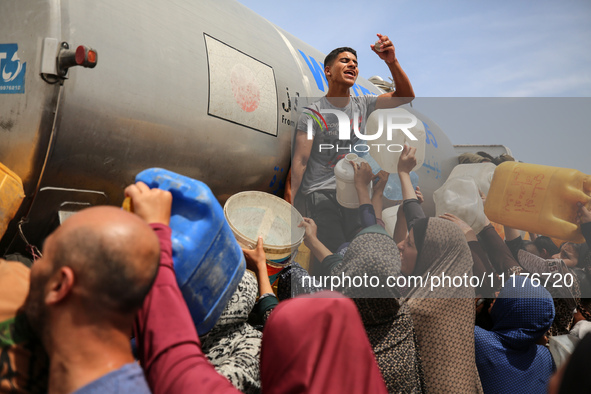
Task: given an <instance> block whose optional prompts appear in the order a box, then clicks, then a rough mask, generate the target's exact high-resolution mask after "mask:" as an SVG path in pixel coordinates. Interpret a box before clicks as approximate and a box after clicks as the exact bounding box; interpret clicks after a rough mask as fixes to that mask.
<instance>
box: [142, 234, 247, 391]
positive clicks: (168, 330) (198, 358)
mask: <svg viewBox="0 0 591 394" xmlns="http://www.w3.org/2000/svg"><path fill="white" fill-rule="evenodd" d="M151 226H152V228H153V229H154V231H155V232H156V234H157V235H158V239H159V240H160V267H159V270H158V275H157V277H156V281H155V282H154V285H153V287H152V289H151V290H150V293H149V294H148V296H147V297H146V299H145V301H144V306H143V307H142V309H141V310H140V312H139V313H138V316H137V318H136V321H135V324H134V333H135V337H136V341H137V345H138V355H139V359H140V364H141V365H142V367H143V368H144V371H145V373H146V379H147V380H148V384H149V385H150V389H151V390H152V392H153V393H154V394H160V393H174V394H184V393H238V392H239V391H238V390H236V389H235V388H234V386H232V384H231V383H230V382H229V381H228V380H227V379H226V378H225V377H223V376H221V375H220V374H218V373H217V372H216V370H215V369H214V367H213V366H212V365H211V364H210V363H209V361H208V360H207V358H206V357H205V355H204V354H203V351H202V350H201V343H200V341H199V337H198V336H197V330H196V329H195V325H194V324H193V320H192V319H191V315H190V313H189V309H188V308H187V305H186V303H185V301H184V299H183V296H182V294H181V291H180V289H179V287H178V285H177V281H176V277H175V273H174V268H173V262H172V245H171V241H170V235H171V230H170V228H169V227H168V226H165V225H161V224H152V225H151Z"/></svg>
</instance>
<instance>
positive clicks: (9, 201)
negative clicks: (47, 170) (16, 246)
mask: <svg viewBox="0 0 591 394" xmlns="http://www.w3.org/2000/svg"><path fill="white" fill-rule="evenodd" d="M24 198H25V191H24V189H23V181H22V180H21V178H20V177H19V176H18V175H16V174H15V173H14V172H12V171H11V170H10V169H8V167H6V166H5V165H4V164H2V163H0V239H1V238H2V236H3V235H4V233H5V232H6V228H7V227H8V223H10V221H11V220H12V219H13V218H14V215H16V212H17V211H18V209H19V208H20V206H21V203H22V202H23V199H24Z"/></svg>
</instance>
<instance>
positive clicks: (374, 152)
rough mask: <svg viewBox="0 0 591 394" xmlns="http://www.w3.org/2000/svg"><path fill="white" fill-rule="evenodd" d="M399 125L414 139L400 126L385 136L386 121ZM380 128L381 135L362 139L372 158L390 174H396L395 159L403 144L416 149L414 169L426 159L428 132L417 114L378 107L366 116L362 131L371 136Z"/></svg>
mask: <svg viewBox="0 0 591 394" xmlns="http://www.w3.org/2000/svg"><path fill="white" fill-rule="evenodd" d="M389 123H392V124H396V125H402V126H403V127H404V128H405V129H406V130H408V131H409V132H410V133H411V134H412V135H413V136H414V137H416V138H417V140H416V141H413V140H412V139H410V137H409V136H408V135H406V134H405V133H404V132H403V131H402V130H400V129H394V130H392V133H391V134H392V135H391V137H392V138H391V139H388V124H389ZM380 128H381V130H382V132H381V135H380V136H379V137H378V138H377V139H375V140H367V141H363V143H365V144H367V145H368V146H369V147H370V149H369V154H370V155H371V156H372V157H373V158H374V159H375V161H376V162H377V163H378V164H379V165H380V167H381V168H382V169H383V170H384V171H386V172H389V173H390V174H395V173H398V158H399V157H400V152H402V147H403V146H404V144H407V145H410V146H412V147H415V148H417V152H416V154H415V156H416V158H417V165H416V166H415V167H414V168H413V170H416V169H418V168H420V167H421V166H422V165H423V163H424V162H425V145H426V139H427V134H426V132H425V125H423V122H422V121H420V120H419V119H418V118H417V117H416V116H414V115H413V114H411V113H410V112H409V111H407V110H405V109H404V108H390V109H380V110H377V111H374V112H372V114H371V115H370V116H369V118H368V119H367V123H366V126H365V130H366V131H365V134H366V136H368V137H370V138H371V136H372V135H376V134H378V130H380Z"/></svg>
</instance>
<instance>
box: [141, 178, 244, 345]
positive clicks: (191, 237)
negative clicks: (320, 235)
mask: <svg viewBox="0 0 591 394" xmlns="http://www.w3.org/2000/svg"><path fill="white" fill-rule="evenodd" d="M135 180H136V182H138V181H142V182H144V183H145V184H147V185H148V186H149V187H150V188H159V189H162V190H168V191H169V192H171V194H172V211H171V217H170V228H171V229H172V259H173V261H174V270H175V272H176V278H177V282H178V284H179V287H180V289H181V292H182V294H183V297H184V299H185V302H186V303H187V306H188V307H189V311H190V312H191V317H192V318H193V322H194V323H195V326H196V328H197V332H198V333H199V335H202V334H205V333H207V332H208V331H209V330H211V329H212V328H213V326H214V325H215V323H216V322H217V320H218V319H219V317H220V315H221V313H222V311H223V310H224V307H225V306H226V304H227V303H228V301H229V300H230V299H231V297H232V295H233V294H234V291H235V290H236V288H237V287H238V284H239V283H240V280H241V279H242V276H243V275H244V272H245V270H246V261H245V260H244V254H243V253H242V249H241V248H240V245H238V243H237V242H236V239H235V238H234V235H233V234H232V230H231V229H230V226H229V225H228V223H227V222H226V219H225V218H224V212H223V210H222V207H221V205H220V204H219V202H218V201H217V199H216V198H215V196H214V195H213V193H212V192H211V190H210V189H209V188H208V187H207V185H206V184H205V183H203V182H200V181H197V180H195V179H191V178H188V177H186V176H182V175H179V174H175V173H174V172H171V171H168V170H164V169H161V168H151V169H148V170H145V171H142V172H140V173H139V174H138V175H137V176H136V178H135ZM172 329H174V327H173V328H172Z"/></svg>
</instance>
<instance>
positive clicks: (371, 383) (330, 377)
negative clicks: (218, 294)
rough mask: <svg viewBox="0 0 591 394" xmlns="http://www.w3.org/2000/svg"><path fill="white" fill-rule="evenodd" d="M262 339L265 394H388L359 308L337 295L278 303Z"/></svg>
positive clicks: (262, 370)
mask: <svg viewBox="0 0 591 394" xmlns="http://www.w3.org/2000/svg"><path fill="white" fill-rule="evenodd" d="M263 338H264V340H263V346H262V349H261V378H262V389H263V392H264V393H265V394H272V393H280V394H283V393H318V394H323V393H352V394H353V393H376V394H380V393H386V387H385V385H384V381H383V380H382V376H381V375H380V371H379V369H378V368H377V365H376V361H375V359H374V356H373V354H372V350H371V347H370V345H369V342H368V340H367V336H366V334H365V331H364V329H363V325H362V323H361V320H360V318H359V313H358V312H357V309H356V308H355V304H354V303H353V302H352V301H351V300H349V299H347V298H345V297H343V296H342V295H340V294H338V293H332V292H321V293H316V294H314V295H307V296H302V297H298V298H294V299H290V300H287V301H283V302H281V303H279V305H278V306H277V307H276V308H275V310H274V311H273V313H272V314H271V315H270V316H269V319H268V320H267V323H266V325H265V329H264V331H263Z"/></svg>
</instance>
